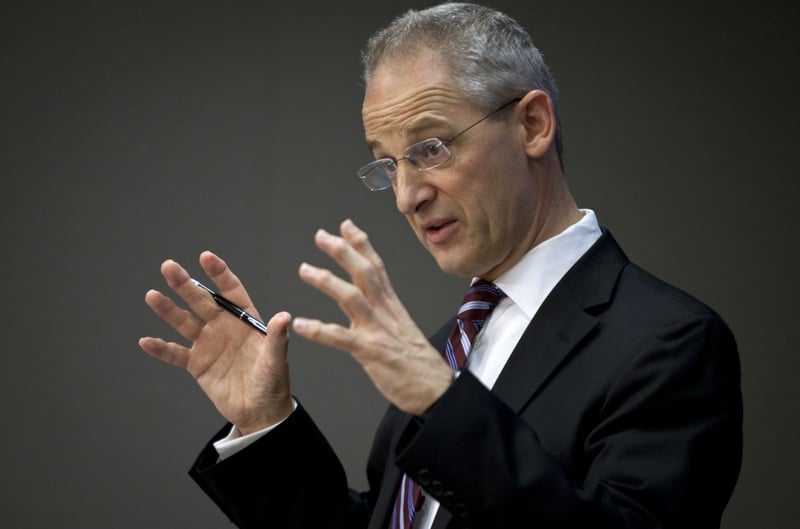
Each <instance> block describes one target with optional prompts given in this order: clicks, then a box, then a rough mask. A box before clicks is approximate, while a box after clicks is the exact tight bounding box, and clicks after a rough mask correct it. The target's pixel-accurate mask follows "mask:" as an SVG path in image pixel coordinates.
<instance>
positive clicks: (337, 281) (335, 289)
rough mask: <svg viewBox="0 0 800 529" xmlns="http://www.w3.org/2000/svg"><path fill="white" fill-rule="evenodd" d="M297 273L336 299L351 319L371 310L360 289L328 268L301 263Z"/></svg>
mask: <svg viewBox="0 0 800 529" xmlns="http://www.w3.org/2000/svg"><path fill="white" fill-rule="evenodd" d="M299 273H300V279H302V280H303V281H305V282H306V283H308V284H309V285H311V286H312V287H314V288H316V289H317V290H319V291H321V292H322V293H324V294H326V295H327V296H328V297H330V298H331V299H333V300H334V301H336V302H337V303H338V304H339V307H340V308H341V309H342V310H343V311H344V313H345V315H346V316H347V317H348V318H350V319H351V320H353V319H355V318H357V317H359V316H363V315H365V314H366V313H367V312H369V311H370V310H371V309H370V307H369V304H368V303H367V300H366V298H365V297H364V294H363V292H362V291H361V289H359V288H358V287H356V286H355V285H353V284H352V283H349V282H347V281H345V280H344V279H342V278H340V277H338V276H336V275H335V274H334V273H333V272H331V271H330V270H326V269H324V268H317V267H316V266H312V265H310V264H308V263H303V264H301V265H300V270H299Z"/></svg>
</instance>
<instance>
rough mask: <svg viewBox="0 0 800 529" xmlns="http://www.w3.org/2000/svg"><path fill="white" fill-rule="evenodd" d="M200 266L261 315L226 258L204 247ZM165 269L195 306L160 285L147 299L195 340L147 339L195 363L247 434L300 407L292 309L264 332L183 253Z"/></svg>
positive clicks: (161, 355) (169, 357) (161, 353)
mask: <svg viewBox="0 0 800 529" xmlns="http://www.w3.org/2000/svg"><path fill="white" fill-rule="evenodd" d="M200 266H201V267H202V268H203V270H204V271H205V273H206V275H208V277H209V278H211V280H212V281H213V282H214V284H215V285H216V288H217V289H218V291H219V292H220V293H221V294H222V295H223V296H225V297H226V298H228V299H229V300H231V301H232V302H234V303H236V304H237V305H239V306H240V307H242V308H243V309H244V310H246V311H247V312H249V313H250V314H253V315H254V316H257V317H258V312H257V311H256V309H255V307H253V303H252V302H251V301H250V296H248V294H247V291H246V290H245V288H244V286H243V285H242V283H241V282H240V281H239V279H238V278H237V277H236V275H234V273H233V272H232V271H231V270H230V268H228V266H227V265H226V264H225V262H224V261H223V260H222V259H220V258H219V257H218V256H216V255H215V254H213V253H211V252H203V253H202V254H201V255H200ZM161 274H162V275H163V276H164V279H166V281H167V284H168V285H169V287H170V288H171V289H172V290H173V291H175V292H176V293H177V294H178V296H180V298H181V299H182V300H183V301H184V302H185V303H186V304H187V305H188V306H189V308H190V309H191V311H189V310H186V309H183V308H181V307H179V306H178V305H177V304H176V303H175V302H174V301H173V300H172V299H171V298H170V297H168V296H165V295H164V294H162V293H161V292H159V291H157V290H150V291H148V292H147V294H146V295H145V302H146V303H147V305H148V306H149V307H150V308H151V309H152V310H153V311H154V312H155V313H156V314H158V315H159V316H160V317H161V318H163V319H164V320H165V321H166V322H167V323H169V324H170V325H171V326H172V327H173V328H174V329H175V330H176V331H177V332H178V333H179V334H180V335H181V336H183V337H184V338H185V339H187V340H189V341H190V342H191V346H190V347H186V346H184V345H181V344H178V343H175V342H167V341H165V340H163V339H161V338H151V337H145V338H141V339H140V340H139V345H140V347H141V348H142V349H143V350H144V351H145V352H147V353H148V354H150V355H152V356H154V357H156V358H158V359H160V360H163V361H164V362H167V363H169V364H172V365H175V366H178V367H181V368H184V369H186V370H187V371H189V373H190V374H191V375H192V376H193V377H194V378H195V379H196V380H197V383H198V384H199V385H200V387H201V388H202V389H203V391H204V392H205V393H206V395H208V397H209V398H210V399H211V401H212V402H213V403H214V405H215V406H216V408H217V410H219V412H220V413H221V414H222V416H223V417H225V418H226V419H227V420H228V421H230V422H231V423H233V424H234V425H236V427H237V428H238V429H239V430H240V431H241V432H242V433H243V434H247V433H250V432H253V431H257V430H260V429H263V428H265V427H267V426H269V425H271V424H274V423H276V422H278V421H280V420H282V419H284V418H285V417H286V416H288V415H289V414H290V413H291V411H292V409H293V406H292V400H291V393H290V385H289V367H288V362H287V348H288V342H289V334H288V327H289V322H290V321H291V315H290V314H289V313H287V312H279V313H277V314H275V315H274V316H273V317H272V319H270V320H269V322H268V323H267V335H266V336H264V335H263V334H261V333H259V332H258V331H256V330H255V329H253V328H252V327H250V326H249V325H245V324H244V323H243V322H242V321H240V320H238V319H237V318H236V317H235V316H233V315H232V314H230V313H228V312H227V311H224V310H223V309H222V308H221V307H219V306H218V305H217V304H216V303H215V302H214V300H213V299H212V298H211V296H210V295H209V294H208V293H207V292H205V291H204V290H202V289H200V288H198V287H197V286H196V285H195V284H194V283H192V282H191V280H190V276H189V274H188V273H187V271H186V270H185V269H184V268H183V267H181V266H180V265H179V264H178V263H176V262H175V261H172V260H167V261H165V262H164V263H163V264H162V265H161Z"/></svg>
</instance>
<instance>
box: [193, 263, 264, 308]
mask: <svg viewBox="0 0 800 529" xmlns="http://www.w3.org/2000/svg"><path fill="white" fill-rule="evenodd" d="M200 266H201V267H202V268H203V271H204V272H205V273H206V275H207V276H208V277H209V278H211V280H212V281H213V282H214V284H215V285H216V286H217V289H218V290H219V292H220V293H221V294H222V295H223V296H225V297H226V298H228V299H229V300H231V301H232V302H234V303H236V304H237V305H239V306H240V307H242V308H243V309H245V310H246V311H248V312H250V313H252V314H253V315H254V316H258V312H257V311H256V308H255V306H253V302H252V301H251V300H250V295H249V294H248V293H247V290H245V288H244V285H242V282H241V281H239V278H238V277H237V276H236V274H234V273H233V271H232V270H231V269H230V268H229V267H228V265H227V263H226V262H225V261H224V260H222V258H220V257H219V256H218V255H216V254H215V253H213V252H210V251H208V250H206V251H204V252H203V253H201V254H200Z"/></svg>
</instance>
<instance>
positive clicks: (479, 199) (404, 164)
mask: <svg viewBox="0 0 800 529" xmlns="http://www.w3.org/2000/svg"><path fill="white" fill-rule="evenodd" d="M486 114H487V112H486V111H484V110H482V109H478V108H476V107H475V106H474V105H471V104H469V103H467V102H465V101H464V98H463V96H461V94H460V93H459V92H458V91H457V90H456V88H455V86H454V84H453V83H452V81H451V80H450V77H449V74H448V72H447V69H446V68H445V67H443V66H442V65H440V64H437V61H436V58H435V56H434V55H433V54H432V53H431V52H422V53H420V54H418V55H417V56H416V58H414V59H408V60H401V61H400V62H397V61H392V62H390V63H388V64H384V65H382V66H380V67H379V68H378V69H377V71H376V72H375V74H374V75H373V78H372V80H371V82H370V83H369V86H368V87H367V91H366V94H365V97H364V105H363V109H362V117H363V120H364V129H365V133H366V139H367V143H368V145H369V146H370V148H371V149H372V152H373V155H374V156H375V157H376V158H386V157H389V158H396V159H399V158H401V157H402V156H403V151H404V150H405V149H406V147H408V146H409V145H412V144H413V143H416V142H419V141H422V140H425V139H428V138H431V137H437V138H440V139H444V138H448V137H450V136H452V135H454V134H456V133H458V132H460V131H461V130H463V129H464V128H466V127H468V126H469V125H471V124H472V123H474V122H475V121H477V120H479V119H480V118H481V117H483V116H484V115H486ZM521 115H522V114H521V111H520V110H519V109H518V108H517V106H516V105H511V106H509V107H508V108H507V109H506V110H503V111H502V113H501V114H499V115H498V117H497V119H489V120H486V121H483V122H481V123H480V124H478V125H477V126H476V127H474V128H472V129H470V130H469V131H467V132H466V133H465V134H464V135H462V136H459V137H458V138H457V139H456V140H455V141H453V143H451V144H450V145H449V148H450V150H451V152H452V156H451V158H450V159H449V160H448V161H447V162H446V163H445V164H444V165H442V166H440V167H436V168H434V169H429V170H425V171H419V170H417V169H416V168H415V167H414V166H413V165H411V164H410V163H409V162H408V161H406V160H402V161H400V162H399V166H398V171H397V175H396V180H395V182H394V186H393V189H394V193H395V196H396V201H397V208H398V209H399V210H400V212H401V213H403V214H404V215H405V216H406V218H407V219H408V222H409V224H410V225H411V227H412V228H413V230H414V232H415V233H416V235H417V238H419V240H420V242H421V243H422V245H423V246H424V247H425V248H426V249H427V250H428V251H429V252H430V253H431V255H433V257H434V258H435V259H436V262H437V263H438V265H439V267H440V268H441V269H442V270H443V271H445V272H447V273H450V274H454V275H457V276H462V277H473V276H480V277H483V278H485V279H489V280H492V279H495V278H496V277H497V276H499V275H500V274H501V273H503V272H505V271H506V270H508V269H509V268H510V267H511V266H513V265H514V264H515V263H516V262H517V261H519V259H520V258H521V257H522V255H523V254H524V253H525V252H527V251H528V250H529V249H530V248H532V247H533V245H534V243H535V242H536V240H535V239H536V228H535V224H536V223H535V222H534V220H535V215H536V212H537V204H536V200H537V193H536V190H535V189H534V178H533V177H532V176H531V171H530V160H529V159H528V157H527V155H526V153H525V150H524V147H523V142H524V140H525V128H524V126H523V125H522V122H523V118H521Z"/></svg>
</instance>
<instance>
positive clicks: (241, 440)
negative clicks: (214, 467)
mask: <svg viewBox="0 0 800 529" xmlns="http://www.w3.org/2000/svg"><path fill="white" fill-rule="evenodd" d="M292 406H293V408H292V412H294V410H296V409H297V401H296V400H294V399H292ZM288 418H289V416H286V417H285V418H284V419H281V420H280V421H278V422H276V423H275V424H273V425H271V426H267V427H266V428H264V429H263V430H258V431H257V432H253V433H249V434H247V435H242V432H240V431H239V429H238V428H237V427H236V426H232V427H231V431H230V432H228V435H226V436H225V437H223V438H222V439H220V440H219V441H215V442H214V448H215V449H216V451H217V454H219V460H220V461H222V460H223V459H227V458H229V457H230V456H232V455H233V454H236V453H237V452H241V451H242V450H244V449H245V448H247V447H248V446H250V445H251V444H253V443H255V442H256V441H258V440H259V439H261V438H262V437H263V436H264V435H266V434H268V433H269V432H271V431H272V430H274V429H275V428H276V427H277V426H278V425H279V424H280V423H282V422H283V421H285V420H286V419H288Z"/></svg>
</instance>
